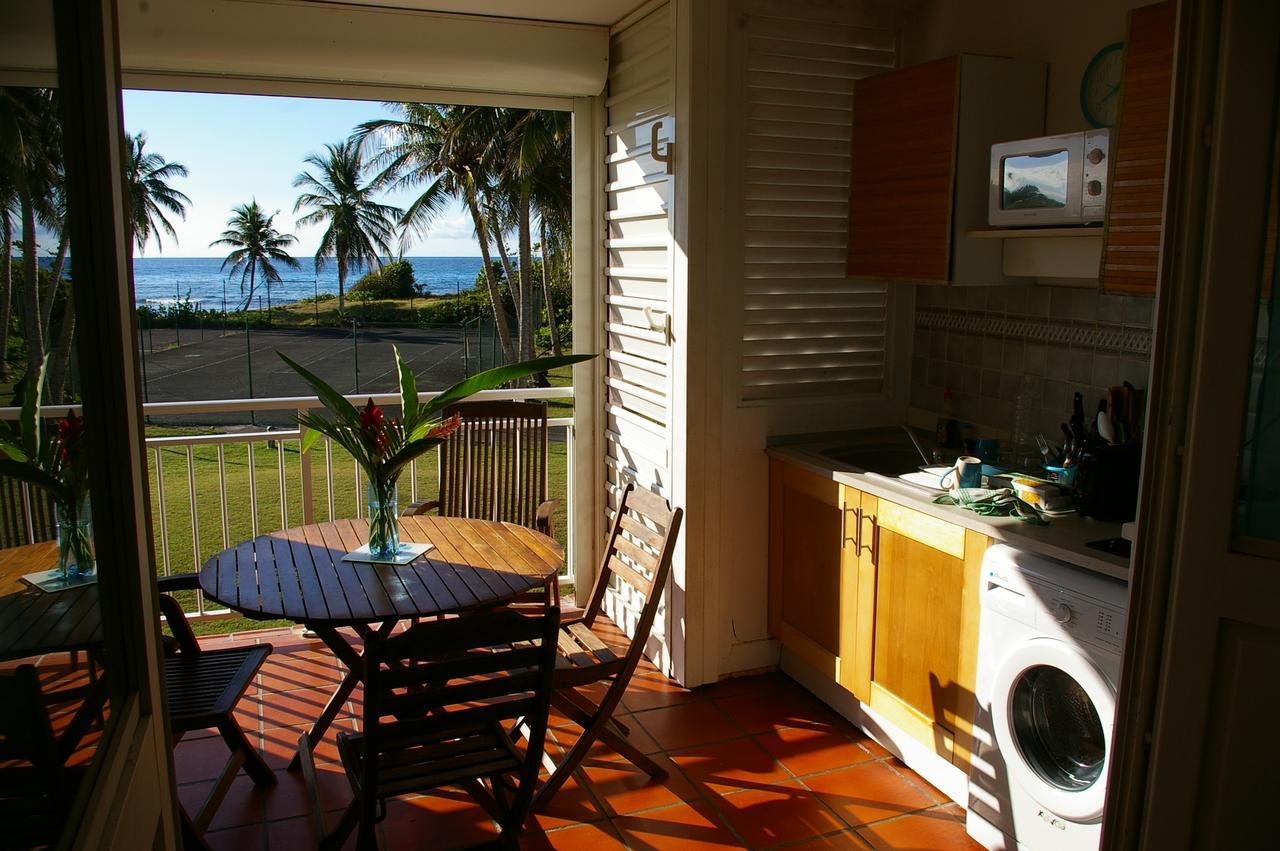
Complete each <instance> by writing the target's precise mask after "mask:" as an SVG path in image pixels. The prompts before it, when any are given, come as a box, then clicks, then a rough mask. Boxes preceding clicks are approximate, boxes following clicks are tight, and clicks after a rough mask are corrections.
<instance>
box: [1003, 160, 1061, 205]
mask: <svg viewBox="0 0 1280 851" xmlns="http://www.w3.org/2000/svg"><path fill="white" fill-rule="evenodd" d="M1001 171H1002V173H1003V174H1004V181H1003V184H1004V185H1003V198H1002V202H1001V203H1002V206H1003V208H1004V209H1006V210H1053V209H1058V208H1061V207H1065V206H1067V152H1066V151H1065V150H1058V151H1047V152H1045V153H1042V154H1024V155H1020V156H1016V157H1005V158H1004V160H1002V161H1001Z"/></svg>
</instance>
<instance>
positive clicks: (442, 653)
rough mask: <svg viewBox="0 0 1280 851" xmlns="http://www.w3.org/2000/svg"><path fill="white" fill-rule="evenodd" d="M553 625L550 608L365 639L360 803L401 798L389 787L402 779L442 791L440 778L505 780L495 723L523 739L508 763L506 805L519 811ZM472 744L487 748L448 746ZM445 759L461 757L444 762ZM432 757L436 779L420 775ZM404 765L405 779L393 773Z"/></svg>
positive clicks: (542, 702) (532, 759) (542, 715)
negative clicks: (510, 790)
mask: <svg viewBox="0 0 1280 851" xmlns="http://www.w3.org/2000/svg"><path fill="white" fill-rule="evenodd" d="M559 622H560V610H559V609H558V608H556V607H546V608H544V609H542V610H540V612H539V613H538V614H535V615H529V614H524V613H521V612H518V611H515V610H512V609H503V610H500V611H497V612H489V613H483V614H477V615H470V616H466V617H460V618H456V619H453V620H447V621H435V622H425V623H419V624H415V625H414V626H412V627H410V628H409V629H408V630H406V631H405V632H403V633H400V634H398V635H393V636H390V637H386V638H379V637H377V636H373V637H370V638H369V639H368V641H367V643H366V649H365V655H364V661H363V667H364V682H365V692H364V693H365V697H364V724H363V735H364V740H365V745H364V764H363V768H362V773H363V784H364V788H365V789H366V790H376V791H370V793H369V794H374V795H378V796H381V795H385V794H396V793H398V792H400V791H407V789H400V788H399V787H398V786H397V785H396V783H397V779H398V778H399V779H404V780H405V782H406V783H408V782H409V779H408V778H409V775H410V774H413V776H414V777H416V778H417V780H418V781H422V782H430V783H440V784H444V783H448V782H451V781H450V780H448V779H447V778H446V774H447V773H448V772H455V773H457V772H462V774H461V775H460V776H459V778H458V779H461V777H462V776H466V775H467V772H468V771H470V770H472V769H474V770H475V771H476V772H477V773H476V774H473V775H470V776H475V777H479V776H484V775H485V771H486V770H487V769H489V768H492V766H493V765H499V764H505V765H506V766H507V767H506V768H503V769H501V770H504V771H505V770H514V769H513V765H515V764H517V763H515V762H514V760H516V756H515V754H516V752H515V751H514V750H512V749H508V748H507V745H506V744H503V742H504V741H505V735H506V734H505V732H502V723H503V722H511V721H514V720H515V719H517V718H523V719H525V721H526V723H527V724H528V726H529V731H530V733H529V742H528V748H527V751H526V753H525V754H524V756H523V757H521V758H520V761H519V763H518V764H519V766H520V767H519V775H520V778H521V782H520V790H521V791H520V793H519V795H518V796H517V799H516V802H517V804H519V803H520V802H523V806H524V807H525V808H526V809H527V806H528V802H529V801H530V800H531V798H532V794H533V787H534V785H535V783H536V782H537V776H538V767H539V765H540V764H541V758H542V749H543V743H544V739H545V735H546V723H547V712H548V708H549V706H550V697H551V677H552V674H553V673H554V669H555V648H556V634H557V630H558V626H559ZM477 735H479V736H480V738H479V739H478V741H481V742H483V741H486V739H485V738H484V737H485V736H488V737H489V739H488V741H491V742H492V744H489V745H483V747H480V749H479V750H477V749H475V748H472V749H470V750H468V749H467V748H466V747H465V746H463V745H461V744H458V745H456V746H455V745H450V743H451V742H455V743H456V742H462V741H465V740H466V738H467V737H474V736H477ZM499 746H501V750H498V748H499ZM477 747H479V746H477ZM490 750H493V751H494V752H495V753H501V760H498V761H495V762H493V763H492V765H490V764H489V762H487V761H486V760H488V759H489V757H487V756H486V755H485V754H486V753H488V752H489V751H490ZM455 751H460V753H461V755H460V756H459V755H451V754H454V752H455ZM473 753H474V756H473V755H472V754H473ZM436 754H439V755H440V759H442V760H444V761H443V762H442V763H441V768H440V770H441V771H442V772H445V773H442V774H441V775H440V776H436V775H434V774H430V765H431V762H430V761H431V760H432V759H434V758H435V756H434V755H436ZM446 757H447V759H446ZM410 762H412V763H413V764H414V766H415V768H414V769H413V771H410V770H409V769H403V770H401V769H400V768H399V766H403V765H406V764H408V763H410ZM424 766H425V767H424ZM415 772H416V773H415ZM424 772H427V773H424ZM489 773H492V772H491V771H490V772H489ZM450 776H451V775H450Z"/></svg>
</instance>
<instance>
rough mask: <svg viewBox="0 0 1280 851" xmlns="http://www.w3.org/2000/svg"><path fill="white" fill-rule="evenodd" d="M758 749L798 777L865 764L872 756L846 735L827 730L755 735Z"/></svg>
mask: <svg viewBox="0 0 1280 851" xmlns="http://www.w3.org/2000/svg"><path fill="white" fill-rule="evenodd" d="M755 738H756V741H757V742H759V743H760V746H761V747H763V748H764V749H765V750H767V751H768V752H769V753H771V754H773V756H774V757H775V758H776V759H777V760H778V761H779V762H781V763H782V764H783V765H784V766H786V768H787V770H788V771H790V772H791V773H792V774H795V775H797V776H803V775H806V774H815V773H817V772H819V771H831V770H833V769H836V768H844V767H846V766H849V765H857V764H858V763H862V762H867V761H869V760H870V759H871V758H872V757H871V754H870V753H868V752H867V750H866V749H865V748H861V747H859V746H858V745H856V744H855V743H854V742H853V741H851V740H850V739H849V738H848V737H847V736H843V735H841V734H839V733H832V732H828V731H827V730H821V729H819V730H814V729H808V728H805V727H783V728H781V729H778V730H774V731H772V732H769V733H761V734H760V735H759V736H756V737H755Z"/></svg>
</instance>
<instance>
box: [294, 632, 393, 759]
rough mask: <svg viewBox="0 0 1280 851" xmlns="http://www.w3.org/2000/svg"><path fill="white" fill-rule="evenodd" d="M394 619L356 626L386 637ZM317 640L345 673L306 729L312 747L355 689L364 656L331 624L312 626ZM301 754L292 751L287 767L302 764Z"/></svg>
mask: <svg viewBox="0 0 1280 851" xmlns="http://www.w3.org/2000/svg"><path fill="white" fill-rule="evenodd" d="M395 625H396V622H395V621H387V622H386V623H383V624H381V625H380V626H379V627H378V628H377V629H369V628H368V627H365V628H364V629H357V630H356V631H357V632H358V633H360V635H361V637H363V638H366V639H367V638H368V637H369V636H370V635H375V636H377V637H378V638H386V637H387V636H388V635H390V634H391V630H393V629H395ZM311 629H312V630H313V631H314V632H315V634H316V635H317V636H319V637H320V640H321V641H323V642H324V643H325V646H326V647H328V648H329V649H330V650H331V651H333V655H334V656H336V657H338V659H339V660H341V661H342V663H343V664H344V665H346V666H347V675H346V676H345V677H343V678H342V682H341V683H339V684H338V689H337V691H335V692H334V693H333V697H331V698H329V702H328V703H326V704H325V707H324V710H323V711H321V713H320V717H319V718H317V719H316V721H315V723H314V724H312V725H311V729H310V730H309V731H308V732H307V741H309V742H310V743H311V747H313V748H314V747H315V746H316V745H317V744H318V743H319V742H320V740H321V739H322V738H324V734H325V733H326V732H328V730H329V727H330V725H332V724H333V720H334V719H335V718H337V717H338V713H339V712H340V711H342V704H343V703H345V702H346V700H347V698H348V697H350V696H351V692H353V691H355V688H356V685H357V684H358V683H359V682H360V667H361V664H362V660H363V658H364V656H363V654H362V653H361V652H360V651H358V650H356V649H355V647H353V646H352V645H351V642H349V641H347V640H346V638H344V637H343V635H342V633H340V632H338V630H336V629H334V628H333V627H331V626H312V627H311ZM301 760H302V757H301V754H298V753H295V754H294V755H293V759H291V760H289V770H290V771H296V770H297V769H298V768H300V767H301V766H302V761H301Z"/></svg>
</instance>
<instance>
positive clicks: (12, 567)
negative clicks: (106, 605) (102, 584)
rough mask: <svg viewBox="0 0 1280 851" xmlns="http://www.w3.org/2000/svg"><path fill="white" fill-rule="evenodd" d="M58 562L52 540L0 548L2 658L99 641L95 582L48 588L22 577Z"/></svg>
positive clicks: (100, 634)
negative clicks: (34, 584) (73, 586)
mask: <svg viewBox="0 0 1280 851" xmlns="http://www.w3.org/2000/svg"><path fill="white" fill-rule="evenodd" d="M57 562H58V547H57V544H56V543H54V542H53V541H44V542H42V543H39V544H28V545H27V546H23V547H11V548H9V549H3V550H0V660H5V659H25V658H27V657H30V656H40V655H42V654H44V653H55V652H58V651H63V650H84V649H88V648H90V647H93V646H94V645H96V644H100V643H101V642H102V615H101V612H100V610H99V608H98V584H97V583H96V582H95V583H93V584H91V585H81V586H79V587H78V588H72V589H69V590H67V591H54V592H50V593H46V592H44V591H40V590H38V589H35V588H32V587H31V586H29V585H27V584H26V583H24V582H23V581H22V577H23V576H24V575H25V574H28V573H35V572H36V571H37V570H48V569H49V568H51V567H53V566H54V565H55V564H57Z"/></svg>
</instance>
